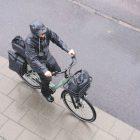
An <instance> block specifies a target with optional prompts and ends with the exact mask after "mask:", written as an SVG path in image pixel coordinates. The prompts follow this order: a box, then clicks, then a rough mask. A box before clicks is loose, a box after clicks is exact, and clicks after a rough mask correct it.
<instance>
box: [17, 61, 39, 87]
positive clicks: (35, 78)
mask: <svg viewBox="0 0 140 140" xmlns="http://www.w3.org/2000/svg"><path fill="white" fill-rule="evenodd" d="M19 76H20V77H21V78H22V79H23V80H24V81H25V82H26V84H27V85H29V86H30V87H32V88H35V89H40V83H41V80H40V77H39V75H38V74H37V73H36V72H34V71H33V70H32V68H31V67H30V66H29V65H28V64H27V65H26V71H25V72H24V73H23V74H20V75H19Z"/></svg>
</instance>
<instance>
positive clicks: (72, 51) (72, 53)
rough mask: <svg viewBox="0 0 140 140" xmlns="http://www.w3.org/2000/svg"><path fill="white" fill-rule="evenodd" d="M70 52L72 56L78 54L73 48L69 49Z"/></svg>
mask: <svg viewBox="0 0 140 140" xmlns="http://www.w3.org/2000/svg"><path fill="white" fill-rule="evenodd" d="M68 54H69V55H70V56H75V55H76V54H75V51H74V50H73V49H71V50H69V52H68Z"/></svg>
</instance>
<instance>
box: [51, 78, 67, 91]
mask: <svg viewBox="0 0 140 140" xmlns="http://www.w3.org/2000/svg"><path fill="white" fill-rule="evenodd" d="M69 79H70V77H68V78H63V79H62V80H60V81H59V83H58V84H54V83H52V82H50V84H49V87H50V89H51V90H52V91H54V92H55V91H56V90H57V89H58V88H60V87H62V86H63V85H64V84H66V83H67V82H68V80H69Z"/></svg>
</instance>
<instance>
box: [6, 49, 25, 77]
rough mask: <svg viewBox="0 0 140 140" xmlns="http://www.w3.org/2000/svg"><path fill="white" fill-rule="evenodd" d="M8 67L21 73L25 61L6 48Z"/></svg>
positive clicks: (23, 69)
mask: <svg viewBox="0 0 140 140" xmlns="http://www.w3.org/2000/svg"><path fill="white" fill-rule="evenodd" d="M8 58H9V68H10V69H11V70H13V71H15V72H17V73H18V74H20V75H21V74H23V73H24V71H25V70H26V61H25V59H24V58H22V57H21V56H20V55H18V54H17V53H16V52H14V51H12V50H8Z"/></svg>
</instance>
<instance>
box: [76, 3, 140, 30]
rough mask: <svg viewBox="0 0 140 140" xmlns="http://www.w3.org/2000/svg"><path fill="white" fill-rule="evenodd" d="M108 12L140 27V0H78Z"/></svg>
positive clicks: (100, 10)
mask: <svg viewBox="0 0 140 140" xmlns="http://www.w3.org/2000/svg"><path fill="white" fill-rule="evenodd" d="M76 1H80V2H81V3H83V4H85V5H87V6H90V7H92V8H93V9H96V10H98V11H99V12H101V13H104V14H107V15H109V16H111V17H113V18H115V19H118V20H122V21H124V22H126V23H129V24H131V25H133V26H135V27H138V28H140V0H76Z"/></svg>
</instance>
